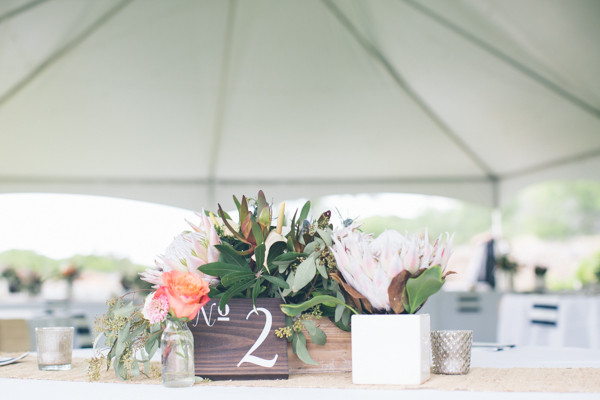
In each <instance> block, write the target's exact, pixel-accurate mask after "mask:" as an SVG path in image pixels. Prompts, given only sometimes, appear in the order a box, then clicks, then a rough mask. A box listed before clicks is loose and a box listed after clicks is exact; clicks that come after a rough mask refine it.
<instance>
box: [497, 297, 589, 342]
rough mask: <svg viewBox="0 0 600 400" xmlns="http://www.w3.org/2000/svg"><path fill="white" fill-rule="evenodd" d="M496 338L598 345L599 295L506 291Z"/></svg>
mask: <svg viewBox="0 0 600 400" xmlns="http://www.w3.org/2000/svg"><path fill="white" fill-rule="evenodd" d="M498 341H499V342H502V343H512V344H518V345H539V346H555V347H582V348H588V349H600V296H585V295H529V294H506V295H504V296H503V297H502V300H501V301H500V310H499V313H498Z"/></svg>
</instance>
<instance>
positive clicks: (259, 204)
mask: <svg viewBox="0 0 600 400" xmlns="http://www.w3.org/2000/svg"><path fill="white" fill-rule="evenodd" d="M256 209H257V210H258V212H259V213H260V212H262V210H264V209H267V210H268V209H269V203H267V198H266V196H265V193H264V192H263V191H262V190H259V191H258V196H256ZM259 219H260V218H259Z"/></svg>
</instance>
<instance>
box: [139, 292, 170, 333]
mask: <svg viewBox="0 0 600 400" xmlns="http://www.w3.org/2000/svg"><path fill="white" fill-rule="evenodd" d="M168 313H169V299H168V297H167V295H166V294H165V291H164V287H161V288H160V289H159V290H157V291H156V292H154V293H150V294H149V295H148V297H146V301H145V302H144V308H143V309H142V315H143V316H144V318H146V319H147V320H148V321H150V323H151V324H155V323H157V322H162V321H164V319H165V318H166V317H167V314H168Z"/></svg>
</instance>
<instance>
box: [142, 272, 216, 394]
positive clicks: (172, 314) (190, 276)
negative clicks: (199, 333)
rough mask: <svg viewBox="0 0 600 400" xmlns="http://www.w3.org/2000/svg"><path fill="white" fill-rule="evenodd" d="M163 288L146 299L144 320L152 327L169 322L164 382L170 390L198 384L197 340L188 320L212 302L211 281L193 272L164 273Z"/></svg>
mask: <svg viewBox="0 0 600 400" xmlns="http://www.w3.org/2000/svg"><path fill="white" fill-rule="evenodd" d="M161 279H162V283H163V285H162V286H160V287H159V288H158V290H156V291H155V292H154V293H151V294H150V295H148V297H147V298H146V301H145V304H144V309H143V311H142V313H143V315H144V317H145V318H146V319H148V321H150V323H151V324H155V323H159V322H160V323H165V328H164V330H163V333H162V336H161V340H160V348H161V351H162V357H161V362H162V381H163V385H164V386H167V387H186V386H192V385H193V384H194V380H195V378H194V375H195V374H194V337H193V336H192V332H191V331H190V329H189V328H188V326H187V321H189V320H192V319H194V318H195V317H196V315H197V314H198V312H199V311H200V309H201V308H202V306H203V305H204V304H206V303H207V302H208V300H209V298H208V292H209V288H208V282H207V281H205V280H203V279H202V278H200V277H199V276H198V275H197V274H194V273H191V272H182V271H179V270H172V271H168V272H163V273H162V276H161Z"/></svg>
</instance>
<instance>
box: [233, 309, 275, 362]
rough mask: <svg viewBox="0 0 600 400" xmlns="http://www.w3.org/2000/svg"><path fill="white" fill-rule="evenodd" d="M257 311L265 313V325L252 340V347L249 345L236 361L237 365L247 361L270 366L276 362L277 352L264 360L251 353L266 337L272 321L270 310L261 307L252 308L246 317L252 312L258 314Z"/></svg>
mask: <svg viewBox="0 0 600 400" xmlns="http://www.w3.org/2000/svg"><path fill="white" fill-rule="evenodd" d="M259 311H260V312H262V313H263V314H265V316H266V317H267V318H266V320H265V326H264V327H263V330H262V332H261V333H260V336H259V337H258V339H257V340H256V342H254V344H253V345H252V347H250V350H248V352H247V353H246V354H245V355H244V357H242V359H241V360H240V362H239V363H238V365H237V366H238V367H239V366H240V365H242V364H243V363H245V362H247V363H250V364H256V365H260V366H261V367H265V368H271V367H272V366H273V365H275V363H276V362H277V357H279V354H275V357H273V358H272V359H270V360H266V359H264V358H260V357H256V356H253V355H252V353H253V352H254V350H256V349H257V348H258V347H259V346H260V345H261V344H262V342H264V341H265V339H266V338H267V336H268V334H269V331H270V330H271V325H272V323H273V317H272V316H271V312H270V311H269V310H267V309H264V308H262V307H259V308H255V309H252V310H251V311H250V312H249V313H248V315H246V319H248V318H249V317H250V315H251V314H252V313H256V314H258V312H259Z"/></svg>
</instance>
